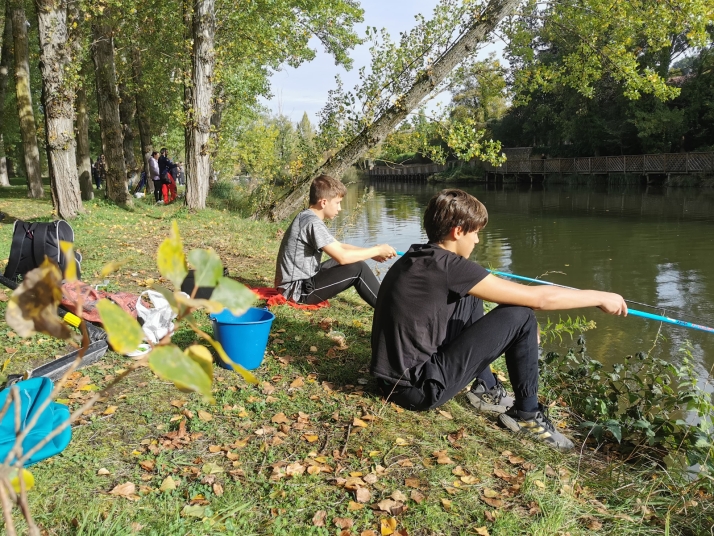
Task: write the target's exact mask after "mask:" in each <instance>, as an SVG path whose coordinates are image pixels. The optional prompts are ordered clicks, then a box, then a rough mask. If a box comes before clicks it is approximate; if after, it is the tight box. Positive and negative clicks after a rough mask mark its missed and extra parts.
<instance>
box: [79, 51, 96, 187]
mask: <svg viewBox="0 0 714 536" xmlns="http://www.w3.org/2000/svg"><path fill="white" fill-rule="evenodd" d="M87 67H88V66H87V64H86V63H85V64H83V65H82V70H81V71H80V72H79V85H78V86H77V98H76V100H75V108H76V109H77V123H76V127H77V167H78V174H79V190H80V191H81V192H82V199H83V200H85V201H89V200H90V199H94V184H92V162H91V156H90V154H89V113H88V112H87V88H86V86H85V84H86V81H87V79H88V78H89V69H88V68H87Z"/></svg>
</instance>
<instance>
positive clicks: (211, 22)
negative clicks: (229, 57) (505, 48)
mask: <svg viewBox="0 0 714 536" xmlns="http://www.w3.org/2000/svg"><path fill="white" fill-rule="evenodd" d="M190 23H191V34H192V36H193V50H192V54H191V85H190V87H189V88H188V90H187V102H186V105H187V109H186V206H188V208H190V209H195V210H199V209H203V208H206V198H207V197H208V186H209V179H210V173H211V166H210V158H211V153H210V149H209V138H210V133H211V113H212V112H211V105H212V100H213V68H214V64H215V52H214V49H213V42H214V38H215V33H216V17H215V13H214V0H195V1H194V2H193V12H192V13H191V17H190Z"/></svg>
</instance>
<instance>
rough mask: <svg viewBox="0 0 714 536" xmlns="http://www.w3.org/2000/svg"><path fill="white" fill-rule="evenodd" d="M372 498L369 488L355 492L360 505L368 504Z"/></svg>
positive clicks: (358, 489)
mask: <svg viewBox="0 0 714 536" xmlns="http://www.w3.org/2000/svg"><path fill="white" fill-rule="evenodd" d="M371 498H372V493H370V491H369V490H368V489H367V488H359V487H358V488H357V489H356V490H355V500H356V501H357V502H358V503H366V502H369V500H370V499H371Z"/></svg>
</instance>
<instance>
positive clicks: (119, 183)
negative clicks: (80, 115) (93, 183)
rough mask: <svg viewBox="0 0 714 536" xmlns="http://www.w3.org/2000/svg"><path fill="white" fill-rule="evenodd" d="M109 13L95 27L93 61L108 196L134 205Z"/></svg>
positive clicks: (95, 22)
mask: <svg viewBox="0 0 714 536" xmlns="http://www.w3.org/2000/svg"><path fill="white" fill-rule="evenodd" d="M105 20H110V15H109V13H108V12H107V10H106V9H105V10H104V16H103V18H102V19H95V21H94V24H93V25H92V38H93V40H94V43H93V44H92V59H93V60H94V69H95V71H94V76H95V79H96V83H97V107H98V108H99V128H100V131H101V133H102V147H103V149H104V156H105V158H106V166H107V172H106V188H107V197H109V199H111V200H112V201H114V202H115V203H117V204H119V205H126V206H131V205H132V202H131V196H130V195H129V188H128V186H127V182H126V165H125V164H124V147H123V141H122V128H121V121H120V120H119V92H118V91H117V77H116V69H115V64H114V37H113V30H112V28H111V26H110V25H109V24H107V23H106V22H104V21H105Z"/></svg>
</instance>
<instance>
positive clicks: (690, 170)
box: [369, 149, 714, 180]
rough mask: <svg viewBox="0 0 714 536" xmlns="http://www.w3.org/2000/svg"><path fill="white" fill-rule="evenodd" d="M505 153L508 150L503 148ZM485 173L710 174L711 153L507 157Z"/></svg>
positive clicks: (389, 173)
mask: <svg viewBox="0 0 714 536" xmlns="http://www.w3.org/2000/svg"><path fill="white" fill-rule="evenodd" d="M506 154H508V149H506ZM474 165H475V164H474V163H473V162H471V163H457V162H450V163H449V164H447V165H440V164H408V165H391V166H374V167H373V168H371V169H370V170H369V176H370V177H374V178H376V179H379V178H383V179H389V180H410V179H411V180H424V179H426V178H428V177H429V176H431V175H434V174H435V173H439V172H441V171H444V170H446V169H449V168H451V167H455V166H474ZM483 169H484V170H485V171H486V172H487V173H494V174H497V175H519V174H526V175H545V174H569V175H571V174H572V175H608V174H610V173H631V174H639V175H650V174H669V173H676V174H682V175H689V174H710V173H714V153H665V154H644V155H643V154H640V155H624V156H592V157H582V158H532V157H531V158H528V157H527V155H526V158H523V156H520V155H519V157H511V158H509V159H508V160H507V161H506V162H505V163H504V164H503V165H501V166H492V165H491V164H488V163H483Z"/></svg>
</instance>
